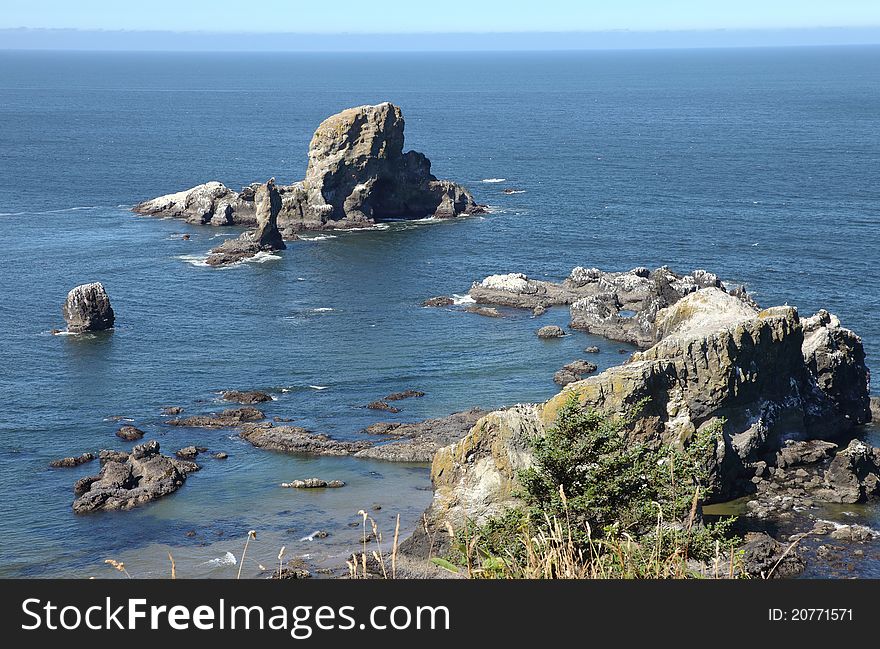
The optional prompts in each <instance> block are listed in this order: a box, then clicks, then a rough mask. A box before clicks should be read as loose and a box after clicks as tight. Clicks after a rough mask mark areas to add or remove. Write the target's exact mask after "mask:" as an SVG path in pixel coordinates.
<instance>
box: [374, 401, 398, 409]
mask: <svg viewBox="0 0 880 649" xmlns="http://www.w3.org/2000/svg"><path fill="white" fill-rule="evenodd" d="M367 408H369V409H370V410H385V411H386V412H400V408H395V407H394V406H392V405H391V404H389V403H386V402H385V401H373V402H372V403H368V404H367Z"/></svg>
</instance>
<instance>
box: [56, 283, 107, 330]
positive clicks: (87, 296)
mask: <svg viewBox="0 0 880 649" xmlns="http://www.w3.org/2000/svg"><path fill="white" fill-rule="evenodd" d="M61 312H62V313H63V314H64V320H65V321H66V322H67V330H68V331H69V332H71V333H83V332H86V331H105V330H107V329H111V328H112V327H113V323H114V321H115V320H116V316H115V314H114V313H113V307H111V306H110V298H109V297H108V296H107V291H105V290H104V285H103V284H101V283H100V282H93V283H92V284H82V285H80V286H77V287H76V288H74V289H72V290H71V291H70V293H68V294H67V299H66V300H65V301H64V305H63V306H62V307H61Z"/></svg>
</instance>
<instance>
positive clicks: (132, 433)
mask: <svg viewBox="0 0 880 649" xmlns="http://www.w3.org/2000/svg"><path fill="white" fill-rule="evenodd" d="M144 435H146V433H145V432H144V431H142V430H141V429H140V428H135V427H134V426H122V427H120V429H119V430H117V431H116V437H118V438H119V439H124V440H125V441H126V442H134V441H136V440H139V439H141V438H142V437H143V436H144Z"/></svg>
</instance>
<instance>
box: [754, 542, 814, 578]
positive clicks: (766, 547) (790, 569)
mask: <svg viewBox="0 0 880 649" xmlns="http://www.w3.org/2000/svg"><path fill="white" fill-rule="evenodd" d="M787 549H788V546H786V545H784V544H782V543H780V542H779V541H777V540H776V539H774V538H773V537H771V536H769V535H767V534H766V533H764V532H750V533H749V534H746V536H745V543H744V544H743V545H742V546H741V547H740V550H741V551H742V568H743V571H744V572H745V573H746V574H747V575H749V576H750V577H753V578H761V579H767V578H772V579H786V578H791V577H797V576H798V575H799V574H801V573H802V572H803V571H804V568H806V564H805V563H804V560H803V559H802V558H801V557H800V555H799V554H798V553H797V551H796V550H792V551H789V552H788V553H787V554H786V550H787Z"/></svg>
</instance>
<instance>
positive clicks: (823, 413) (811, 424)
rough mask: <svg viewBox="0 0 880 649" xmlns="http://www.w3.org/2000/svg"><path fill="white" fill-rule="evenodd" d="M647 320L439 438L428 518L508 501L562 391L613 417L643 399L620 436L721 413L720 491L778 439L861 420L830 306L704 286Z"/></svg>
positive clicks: (860, 388)
mask: <svg viewBox="0 0 880 649" xmlns="http://www.w3.org/2000/svg"><path fill="white" fill-rule="evenodd" d="M655 320H656V322H657V330H658V331H659V332H660V333H661V334H662V335H663V336H664V337H663V338H662V339H661V340H660V341H659V342H658V343H657V344H655V345H654V346H652V347H651V348H649V349H647V350H645V351H642V352H638V353H636V354H634V355H633V357H632V358H631V359H630V360H629V361H628V362H627V363H625V364H623V365H620V366H617V367H612V368H610V369H608V370H606V371H604V372H602V373H601V374H599V375H596V376H593V377H590V378H587V379H585V380H583V381H578V382H575V383H571V384H569V385H568V386H566V387H565V388H564V389H563V390H562V392H560V393H559V394H558V395H557V396H555V397H553V398H552V399H550V400H549V401H547V402H546V403H544V404H539V405H517V406H514V407H512V408H509V409H506V410H501V411H496V412H492V413H489V414H488V415H486V416H485V417H483V418H482V419H480V420H479V421H478V422H477V423H476V424H475V425H474V427H473V428H472V429H471V431H470V433H468V435H467V436H466V437H465V438H464V439H462V440H461V441H459V442H458V443H455V444H452V445H450V446H447V447H445V448H441V449H440V450H439V451H438V452H437V454H436V455H435V457H434V462H433V466H432V478H433V482H434V487H435V496H434V501H433V504H432V506H431V509H430V512H429V515H430V518H431V519H432V520H433V521H435V522H437V523H440V522H442V521H443V520H447V519H448V520H450V521H451V522H452V523H453V524H454V525H456V526H457V525H459V524H460V523H461V522H462V521H463V520H464V519H466V518H474V519H478V520H479V519H483V518H485V517H486V516H488V515H492V514H495V513H498V512H500V511H501V510H502V509H503V508H504V507H505V506H508V505H511V504H514V503H515V502H516V497H515V493H516V489H517V473H518V471H519V470H520V469H522V468H525V467H527V466H529V465H530V464H531V462H532V455H531V451H530V448H531V446H530V440H531V439H532V438H533V437H534V436H536V435H542V434H543V433H544V431H545V430H547V428H548V427H549V426H552V425H553V422H554V420H555V417H556V414H557V412H558V411H559V409H560V408H561V407H562V405H563V404H564V403H566V402H567V401H568V400H569V399H570V398H574V399H576V400H577V402H578V403H579V404H581V405H582V407H584V408H590V409H594V410H597V411H600V412H603V413H606V414H607V415H609V416H612V417H619V416H622V415H624V414H632V413H633V411H634V409H635V408H637V407H641V410H640V411H639V412H638V413H636V416H635V418H634V420H633V423H632V424H631V425H630V426H629V428H628V434H629V435H630V436H631V437H632V438H633V439H638V440H642V441H645V442H647V443H659V442H661V441H664V442H668V443H679V444H683V443H687V442H688V440H689V439H690V438H691V437H692V436H693V435H694V434H695V433H696V432H697V431H699V430H701V429H703V428H704V427H706V426H709V425H712V424H713V423H715V422H717V421H719V420H724V422H725V423H724V427H723V433H722V442H721V443H719V445H718V448H717V450H716V458H715V463H714V467H713V469H714V475H715V480H716V481H717V484H716V486H717V488H718V489H717V492H716V493H717V497H719V498H728V497H732V496H735V495H739V494H742V493H744V492H745V491H746V488H747V487H748V486H750V482H749V479H750V478H751V477H752V476H753V475H754V474H755V470H756V467H758V466H766V463H767V462H774V461H775V458H776V453H777V451H779V450H780V449H781V448H783V447H784V446H785V441H786V440H791V439H802V440H805V439H820V438H821V439H828V438H834V437H839V436H840V435H842V434H843V433H845V432H847V431H849V430H850V429H852V427H853V426H855V425H857V424H861V423H864V422H866V421H868V420H869V418H870V413H869V404H868V383H869V373H868V370H867V368H866V367H865V364H864V352H863V350H862V344H861V340H860V339H859V338H858V336H856V335H855V334H853V333H852V332H851V331H849V330H847V329H844V328H843V327H841V326H840V323H839V321H838V320H837V318H835V317H834V316H830V315H828V314H826V313H824V312H821V313H820V314H818V315H817V316H814V317H812V318H805V319H803V320H802V319H801V318H799V316H798V313H797V310H796V309H795V308H794V307H775V308H771V309H766V310H763V311H758V310H757V309H755V308H753V307H750V306H748V305H747V304H746V303H745V302H743V300H742V299H741V298H740V297H736V296H733V295H730V294H728V293H726V292H724V291H723V290H721V289H720V288H717V287H713V288H708V289H701V290H698V291H696V292H693V293H690V294H688V295H687V296H685V297H683V298H680V299H679V300H678V301H676V303H675V305H674V306H672V307H667V308H666V309H663V310H660V311H659V312H658V313H657V315H656V318H655ZM645 400H647V401H645ZM639 404H644V405H641V406H640V405H639ZM867 488H873V487H871V486H870V485H861V489H862V491H864V490H866V489H867Z"/></svg>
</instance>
